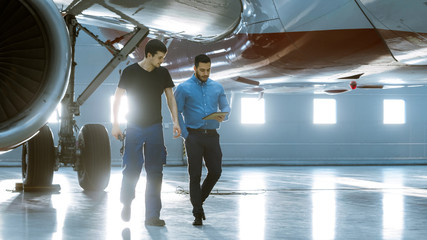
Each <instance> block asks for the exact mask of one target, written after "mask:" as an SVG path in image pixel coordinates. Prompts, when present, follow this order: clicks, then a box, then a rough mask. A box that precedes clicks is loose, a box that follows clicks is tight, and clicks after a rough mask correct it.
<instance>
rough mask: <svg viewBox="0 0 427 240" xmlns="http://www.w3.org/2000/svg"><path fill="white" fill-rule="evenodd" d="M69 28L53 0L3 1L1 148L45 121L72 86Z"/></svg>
mask: <svg viewBox="0 0 427 240" xmlns="http://www.w3.org/2000/svg"><path fill="white" fill-rule="evenodd" d="M70 66H71V47H70V40H69V35H68V30H67V27H66V25H65V22H64V19H63V17H62V16H61V14H60V12H59V10H58V9H57V7H56V5H55V4H54V3H53V2H52V1H50V0H43V1H40V0H14V1H0V151H6V150H9V149H12V148H15V147H17V146H19V145H20V144H22V143H23V142H25V141H27V140H28V139H29V138H31V137H32V136H34V135H35V134H36V133H37V132H38V130H39V129H40V128H41V127H42V126H43V125H44V124H45V123H46V122H47V120H48V118H49V116H50V115H51V113H53V111H54V110H55V108H56V106H57V105H58V103H59V102H60V101H61V99H62V98H63V97H64V94H65V90H66V88H67V86H68V79H69V75H70Z"/></svg>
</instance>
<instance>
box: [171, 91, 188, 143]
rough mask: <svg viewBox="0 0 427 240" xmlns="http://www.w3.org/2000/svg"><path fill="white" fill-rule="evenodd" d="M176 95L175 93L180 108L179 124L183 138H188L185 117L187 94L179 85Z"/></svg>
mask: <svg viewBox="0 0 427 240" xmlns="http://www.w3.org/2000/svg"><path fill="white" fill-rule="evenodd" d="M174 95H175V100H176V105H177V108H178V121H179V126H180V128H181V136H182V137H183V138H187V136H188V131H187V127H186V125H185V123H184V119H183V112H184V106H185V94H184V91H183V89H182V87H181V86H179V85H178V87H176V89H175V92H174Z"/></svg>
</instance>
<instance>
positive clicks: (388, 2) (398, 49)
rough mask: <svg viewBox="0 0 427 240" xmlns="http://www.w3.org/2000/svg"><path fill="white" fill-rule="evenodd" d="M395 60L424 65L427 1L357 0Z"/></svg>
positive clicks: (426, 34) (426, 35) (426, 41)
mask: <svg viewBox="0 0 427 240" xmlns="http://www.w3.org/2000/svg"><path fill="white" fill-rule="evenodd" d="M358 3H359V5H360V8H361V9H362V10H363V12H364V13H365V15H366V16H367V18H368V19H369V20H370V22H371V23H372V25H373V26H374V27H375V28H376V29H377V30H378V33H379V34H380V35H381V36H382V38H383V39H384V42H385V43H386V44H387V46H388V48H389V49H390V51H391V53H392V54H393V56H394V57H395V58H396V60H398V61H399V62H402V63H405V64H410V65H427V24H426V23H427V3H426V2H425V1H423V0H413V1H399V0H369V1H368V0H358Z"/></svg>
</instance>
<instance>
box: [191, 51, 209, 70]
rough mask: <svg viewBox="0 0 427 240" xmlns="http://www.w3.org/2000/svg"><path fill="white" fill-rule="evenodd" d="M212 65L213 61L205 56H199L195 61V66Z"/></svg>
mask: <svg viewBox="0 0 427 240" xmlns="http://www.w3.org/2000/svg"><path fill="white" fill-rule="evenodd" d="M201 62H202V63H210V62H211V59H210V58H209V57H208V56H206V55H205V54H199V55H197V56H196V58H195V59H194V66H196V67H198V66H199V63H201Z"/></svg>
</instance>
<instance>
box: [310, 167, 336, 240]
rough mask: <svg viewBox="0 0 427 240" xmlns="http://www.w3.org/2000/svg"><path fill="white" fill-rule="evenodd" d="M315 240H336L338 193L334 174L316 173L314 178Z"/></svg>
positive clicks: (313, 224)
mask: <svg viewBox="0 0 427 240" xmlns="http://www.w3.org/2000/svg"><path fill="white" fill-rule="evenodd" d="M312 189H313V193H312V197H311V199H312V234H313V235H312V236H313V239H316V240H317V239H322V240H326V239H334V238H335V225H336V191H335V176H334V175H333V173H319V174H318V173H316V174H315V175H314V177H313V186H312Z"/></svg>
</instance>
